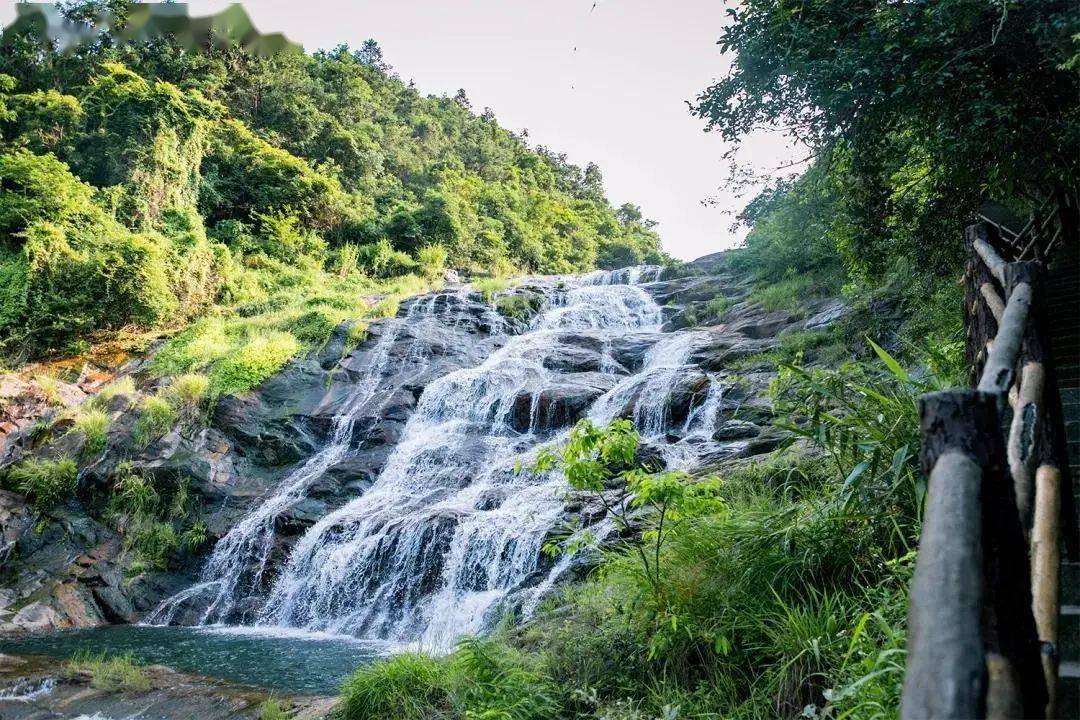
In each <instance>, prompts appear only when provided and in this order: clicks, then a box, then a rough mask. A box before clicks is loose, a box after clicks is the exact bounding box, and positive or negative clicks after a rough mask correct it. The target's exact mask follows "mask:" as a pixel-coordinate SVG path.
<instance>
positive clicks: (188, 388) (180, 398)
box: [165, 373, 210, 409]
mask: <svg viewBox="0 0 1080 720" xmlns="http://www.w3.org/2000/svg"><path fill="white" fill-rule="evenodd" d="M209 387H210V379H209V378H207V377H206V376H205V375H200V374H199V373H185V374H183V375H180V376H179V377H175V378H173V381H172V382H171V383H169V387H168V388H167V389H166V391H165V394H166V396H167V397H168V398H169V400H171V401H172V403H173V404H174V405H176V406H177V407H178V408H181V409H193V408H197V407H198V406H199V404H200V403H201V402H202V401H203V400H205V399H206V394H207V391H208V390H209Z"/></svg>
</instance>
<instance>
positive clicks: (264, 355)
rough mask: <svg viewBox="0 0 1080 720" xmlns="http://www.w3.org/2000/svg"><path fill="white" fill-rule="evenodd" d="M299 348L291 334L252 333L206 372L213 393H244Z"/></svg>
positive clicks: (282, 365) (289, 358) (275, 370)
mask: <svg viewBox="0 0 1080 720" xmlns="http://www.w3.org/2000/svg"><path fill="white" fill-rule="evenodd" d="M299 351H300V343H299V342H298V341H297V339H296V338H295V337H293V336H292V335H290V334H288V333H283V332H275V331H271V332H267V333H265V334H261V335H256V336H254V337H252V338H250V339H248V341H247V342H245V343H244V344H243V345H241V346H240V347H238V348H236V349H235V350H233V351H232V352H230V353H229V354H227V355H225V356H224V357H222V358H221V360H220V362H218V363H217V364H215V365H214V367H213V369H212V370H211V371H210V384H209V387H210V392H211V393H213V394H215V395H224V394H237V393H242V392H246V391H247V390H250V389H251V388H253V387H255V386H257V385H258V384H259V383H261V382H262V381H263V380H265V379H266V378H268V377H270V376H271V375H273V374H274V373H276V372H277V371H278V370H280V369H281V368H282V367H284V365H285V363H287V362H288V361H289V360H291V359H292V357H293V356H294V355H296V353H298V352H299Z"/></svg>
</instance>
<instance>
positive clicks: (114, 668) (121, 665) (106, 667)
mask: <svg viewBox="0 0 1080 720" xmlns="http://www.w3.org/2000/svg"><path fill="white" fill-rule="evenodd" d="M68 669H69V670H71V671H73V672H77V673H86V674H88V675H90V687H92V688H95V689H96V690H101V691H103V692H108V693H117V692H146V691H147V690H149V689H150V688H151V687H153V683H152V682H151V680H150V675H149V674H148V673H147V672H146V670H145V669H144V668H142V667H140V666H139V665H138V664H137V663H136V662H135V660H134V659H133V658H132V657H131V655H117V656H113V657H108V656H106V655H105V654H101V655H93V654H90V653H86V654H80V655H76V656H75V657H74V658H72V659H71V661H70V662H69V663H68Z"/></svg>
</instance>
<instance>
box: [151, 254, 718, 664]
mask: <svg viewBox="0 0 1080 720" xmlns="http://www.w3.org/2000/svg"><path fill="white" fill-rule="evenodd" d="M658 272H659V270H658V269H653V268H631V269H624V270H621V271H616V272H614V273H591V274H589V275H587V276H584V277H582V278H578V279H576V280H574V279H570V280H566V279H563V280H561V281H559V282H558V283H556V282H555V281H552V280H551V279H544V280H540V279H537V280H535V281H534V284H535V285H536V286H537V289H539V290H541V291H542V293H543V294H544V296H545V297H546V299H547V308H546V309H545V310H544V311H543V312H542V313H541V314H539V315H538V316H536V317H535V318H534V319H533V321H532V323H531V324H530V326H529V328H528V329H527V331H526V332H523V333H521V334H519V335H512V336H505V333H506V327H505V326H503V325H501V324H500V322H499V321H498V320H497V319H496V318H495V317H489V318H487V322H488V326H489V328H490V332H491V333H492V335H493V336H497V340H496V342H494V345H500V344H501V347H499V348H498V349H497V350H495V351H494V352H491V353H490V354H487V355H486V357H483V358H482V361H481V362H479V364H474V365H472V366H471V367H463V368H460V369H455V370H453V371H451V372H448V373H445V374H442V375H441V376H440V377H436V378H435V379H434V380H431V381H430V382H428V383H427V385H426V387H424V389H423V391H422V393H421V394H420V397H419V399H418V400H417V402H416V407H415V410H414V411H413V412H412V414H411V415H410V416H409V419H408V421H407V423H406V425H405V428H404V431H403V432H402V434H401V437H400V440H398V442H397V444H396V445H395V446H394V449H393V451H392V452H391V454H390V456H389V458H388V459H387V460H386V463H385V465H384V466H383V468H382V470H381V472H380V473H379V475H378V477H377V478H376V480H375V482H374V483H373V484H372V486H371V487H370V489H369V490H367V492H365V493H364V494H363V495H360V496H359V497H356V498H355V499H353V500H352V501H350V502H348V503H346V504H345V505H343V506H342V507H340V508H338V509H337V510H335V511H333V512H330V513H329V514H327V515H325V516H324V517H322V518H321V519H320V520H318V521H317V522H316V523H315V524H314V525H312V526H311V527H310V528H309V529H308V530H307V531H306V533H305V534H304V535H303V536H302V537H301V538H300V539H299V540H298V541H297V543H296V544H295V546H294V547H293V549H292V551H291V554H290V555H289V557H288V560H287V561H286V562H285V564H284V566H283V567H282V568H281V569H280V573H279V574H278V575H277V577H276V578H275V579H274V581H273V583H272V586H271V587H270V589H269V592H268V593H267V592H265V589H264V590H262V591H260V586H261V585H263V584H265V582H266V579H265V578H264V573H265V571H266V568H267V563H268V559H269V557H270V553H271V548H272V547H273V544H274V521H275V519H276V518H277V517H278V516H279V515H280V514H281V513H282V512H283V510H284V509H285V508H287V507H289V506H290V505H292V504H294V503H296V502H297V501H298V500H300V499H302V498H303V497H304V494H305V493H306V492H307V489H308V488H309V487H310V486H311V485H312V484H313V483H314V482H315V481H316V480H317V479H318V478H319V477H320V476H322V475H323V474H325V473H326V471H327V470H328V468H330V467H331V466H333V465H335V464H336V463H338V462H340V461H341V460H342V459H343V458H344V457H346V456H347V455H348V454H349V453H350V452H351V451H352V448H351V436H352V434H353V427H354V425H355V424H356V422H357V421H358V419H359V418H361V417H363V416H365V414H368V415H370V414H371V413H373V412H377V410H378V408H377V402H375V401H376V400H377V399H378V398H377V397H376V396H379V395H382V394H384V393H382V392H381V390H380V388H381V387H382V385H381V383H382V378H383V377H384V375H385V374H386V372H387V365H388V364H394V363H396V362H399V361H400V360H401V358H402V357H403V356H404V357H412V356H417V355H423V354H424V353H425V352H426V351H425V350H424V349H423V348H424V345H423V344H422V343H419V341H417V343H414V344H413V345H410V346H409V348H408V349H407V350H406V351H405V352H404V353H402V352H401V351H400V349H398V350H395V349H394V348H395V347H396V343H397V341H398V339H399V336H400V335H401V333H405V332H408V333H410V334H411V335H412V336H413V337H414V338H422V337H423V336H424V335H425V334H426V333H430V332H434V331H435V328H436V327H439V328H442V331H444V332H445V331H446V328H450V329H451V331H453V328H454V327H455V326H456V323H455V321H453V320H451V319H449V318H447V317H442V316H439V315H438V312H437V310H436V308H437V307H438V305H437V303H436V302H435V301H434V298H432V299H428V300H420V301H417V302H415V303H413V304H412V305H411V306H410V308H409V310H408V312H407V313H406V314H405V316H404V317H403V318H400V319H398V320H395V321H393V322H392V323H391V324H390V327H389V328H388V329H386V330H384V332H383V334H382V336H381V337H380V339H379V341H378V343H377V344H376V346H375V347H374V349H373V350H372V351H370V358H369V360H370V362H369V363H368V367H367V370H366V371H365V374H364V376H363V377H362V378H361V380H360V381H359V382H357V383H356V385H355V387H354V389H353V392H352V394H351V395H350V397H349V398H348V400H347V401H346V402H345V403H344V404H343V405H342V408H341V411H340V412H339V413H338V415H337V416H335V418H334V422H333V429H332V432H331V437H330V440H329V442H328V443H327V444H326V446H325V447H324V448H323V449H322V450H321V451H320V452H318V453H316V454H315V455H314V456H313V457H312V458H310V459H309V460H308V461H307V462H306V463H303V464H302V465H301V466H300V467H299V468H297V469H296V470H295V471H293V472H292V473H291V474H290V475H289V476H288V477H287V478H285V480H284V481H283V482H282V483H281V484H280V486H279V487H278V490H277V491H276V493H275V494H274V495H273V496H272V497H271V498H269V499H268V500H267V501H265V502H264V503H262V504H261V505H260V506H259V507H258V508H257V509H256V510H254V511H253V512H252V513H251V514H250V515H249V516H248V517H247V518H245V519H244V520H243V521H242V522H241V523H240V524H238V525H237V526H236V527H235V528H234V529H233V530H232V531H231V532H230V533H229V534H227V535H226V536H225V537H224V538H222V540H221V541H219V542H218V544H217V546H216V547H215V549H214V551H213V554H212V556H211V558H210V559H209V561H208V562H207V564H206V566H205V568H204V570H203V573H202V581H201V582H200V583H199V584H197V585H195V586H193V587H192V588H190V589H188V590H186V591H184V592H183V593H180V594H179V595H177V596H176V597H175V598H173V599H171V600H170V601H168V602H166V603H164V604H163V605H162V607H161V608H159V609H158V611H156V612H155V613H154V615H153V616H152V617H151V618H149V621H150V622H158V623H162V622H174V621H176V620H177V619H178V615H177V612H178V608H180V607H189V606H191V604H192V600H193V599H194V598H200V602H201V605H200V606H201V607H202V608H204V609H203V611H202V612H201V614H200V615H199V616H198V618H197V621H198V622H200V623H215V622H228V621H233V620H232V619H235V618H236V617H238V613H237V608H238V607H239V606H240V604H241V603H243V602H244V601H245V600H246V601H247V602H248V603H249V604H250V599H251V598H257V601H258V605H259V607H260V608H261V609H258V610H257V612H256V613H255V615H254V617H255V622H256V623H257V624H260V625H266V626H281V627H290V628H302V629H305V630H311V631H326V632H333V633H344V634H349V635H354V636H357V637H361V638H367V639H379V640H389V641H394V642H409V643H417V644H420V645H421V646H424V647H428V648H443V647H446V646H448V645H449V644H450V643H452V642H453V641H454V640H456V639H457V638H458V637H460V636H461V635H463V634H468V633H474V632H478V631H481V630H483V629H484V627H485V626H486V624H487V623H489V622H490V621H491V619H492V617H493V616H494V614H495V613H497V612H498V610H499V608H500V607H502V606H503V604H504V602H505V601H506V599H507V598H508V597H510V596H511V595H512V594H514V593H518V592H520V593H521V595H520V597H521V598H522V599H523V606H524V607H525V608H526V610H527V609H528V608H530V607H533V606H535V602H536V600H537V599H538V597H539V594H540V591H542V590H543V589H544V588H549V587H550V586H551V585H552V583H553V582H554V579H555V577H556V576H557V574H558V573H560V572H562V570H565V565H566V562H565V561H562V562H560V563H557V564H556V566H555V567H554V568H552V567H548V565H547V563H546V562H545V560H544V558H543V555H542V553H541V547H542V545H543V543H544V540H545V538H546V537H547V536H548V534H549V533H550V532H551V530H552V529H553V528H554V527H556V526H557V525H558V524H559V523H560V522H561V520H562V518H563V517H564V515H565V511H564V496H565V492H566V490H567V488H566V485H565V480H563V479H562V478H561V477H559V476H558V475H557V474H549V475H545V476H542V477H533V476H529V475H527V474H520V473H516V472H515V471H514V467H515V464H517V463H518V462H521V461H524V462H526V463H527V462H528V461H529V459H530V458H531V457H532V456H534V454H535V452H536V450H537V448H538V447H539V446H540V445H541V444H543V443H546V442H551V441H557V440H558V439H559V437H561V434H562V433H565V432H566V431H567V429H568V427H569V425H570V424H571V423H572V422H573V421H574V420H575V419H576V418H578V417H586V416H587V417H590V418H592V419H593V420H595V421H597V422H606V421H609V420H611V419H613V418H615V417H627V416H629V417H632V418H633V419H634V420H635V421H636V423H637V424H638V426H639V428H640V430H641V433H642V436H643V438H644V439H645V440H646V441H650V442H653V441H655V442H658V443H660V444H661V445H665V444H667V442H668V440H667V439H666V438H665V431H667V430H669V429H670V426H671V424H672V415H671V405H672V398H673V397H674V396H675V394H676V393H677V392H682V393H683V396H687V392H689V393H690V395H692V397H690V399H689V400H688V401H687V402H684V403H683V405H684V406H685V407H684V408H683V412H685V418H684V419H682V420H680V426H681V428H682V432H683V433H684V434H687V435H694V436H696V437H699V438H702V439H704V438H705V437H706V436H711V434H712V429H713V424H714V423H715V416H716V414H717V411H718V409H719V402H720V386H719V384H718V383H717V382H716V380H715V379H714V378H710V377H706V376H705V375H704V374H703V373H701V371H699V370H697V369H696V368H695V367H694V366H692V365H688V359H689V358H690V356H691V355H692V353H693V352H694V351H695V350H696V349H697V348H698V347H699V346H700V345H701V344H702V343H703V342H704V341H705V339H706V333H702V332H678V333H662V332H661V331H660V327H661V324H662V320H663V317H662V313H661V309H660V308H659V307H658V306H657V304H656V303H655V302H654V301H653V300H652V299H651V297H650V296H649V294H648V293H647V292H645V290H643V289H642V288H641V287H640V286H638V285H635V284H627V283H636V282H641V281H652V280H655V278H656V276H657V274H658ZM458 297H459V299H461V301H462V302H465V301H464V300H463V298H465V297H466V295H465V294H464V293H462V294H460V295H459V296H458ZM445 304H446V303H444V305H445ZM474 310H475V304H474ZM484 312H485V313H487V314H489V315H492V316H493V315H494V313H490V312H489V311H487V310H485V311H484ZM474 314H475V313H474ZM425 323H430V325H431V328H430V329H425V327H424V325H425ZM455 337H457V341H458V342H465V341H467V340H468V338H467V337H466V336H455ZM453 342H454V339H453V337H451V338H449V339H447V340H445V341H444V344H449V343H453ZM418 343H419V344H418ZM627 347H631V348H634V347H636V348H638V350H637V351H636V354H635V352H634V351H628V350H626V348H627ZM642 356H643V357H642ZM414 359H415V358H414ZM633 367H637V368H638V369H637V371H636V372H631V370H630V369H628V368H633ZM688 381H689V382H690V384H691V385H693V386H694V388H697V389H691V390H690V391H686V390H685V387H684V386H686V385H687V382H688ZM396 382H397V384H398V385H399V386H401V385H402V383H403V382H404V381H402V380H400V378H399V379H398V380H397V381H396ZM662 454H663V455H664V456H665V457H669V458H670V460H671V461H672V463H671V464H674V465H676V466H688V465H689V464H690V463H691V462H692V460H693V458H694V457H696V456H695V455H694V453H692V452H689V451H671V452H666V451H665V452H664V453H662ZM530 588H531V589H532V591H531V592H530ZM185 617H186V618H187V620H186V621H190V615H188V616H185ZM250 617H252V616H251V615H248V614H245V615H242V616H241V619H249V618H250Z"/></svg>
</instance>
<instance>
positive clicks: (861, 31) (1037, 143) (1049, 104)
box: [695, 0, 1080, 281]
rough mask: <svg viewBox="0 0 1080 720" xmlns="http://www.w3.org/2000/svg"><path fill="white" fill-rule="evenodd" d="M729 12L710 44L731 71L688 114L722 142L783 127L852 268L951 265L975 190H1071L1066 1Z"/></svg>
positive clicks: (1076, 86)
mask: <svg viewBox="0 0 1080 720" xmlns="http://www.w3.org/2000/svg"><path fill="white" fill-rule="evenodd" d="M730 15H731V18H730V21H729V22H728V23H726V24H725V25H724V26H723V27H722V28H721V29H720V41H719V42H720V47H721V48H722V49H723V50H724V51H725V52H729V53H732V56H733V63H732V66H731V70H730V72H729V73H728V74H727V75H726V76H725V77H723V78H722V79H721V80H719V81H717V82H716V83H715V84H714V85H712V86H711V87H709V88H708V89H707V90H705V91H704V92H703V93H702V94H701V95H700V96H699V98H698V101H697V103H696V106H695V110H696V112H697V114H698V115H699V116H700V117H702V118H704V119H705V120H706V121H707V122H708V125H709V127H710V128H711V129H713V130H715V131H717V132H719V133H720V134H721V135H722V136H723V137H724V138H725V139H726V140H728V141H732V142H738V141H739V140H740V139H741V138H742V137H743V136H744V135H745V134H746V133H748V132H749V131H750V130H751V129H754V128H759V127H762V126H765V127H783V128H787V129H789V130H790V131H791V133H792V134H793V135H794V136H795V138H796V139H797V140H798V141H801V142H802V143H804V144H806V145H808V146H809V147H810V148H811V150H812V151H813V152H814V153H815V154H816V155H817V156H818V157H819V158H821V160H819V162H822V163H824V165H825V168H822V169H826V168H827V171H828V174H829V176H830V177H831V184H832V187H833V188H834V190H835V191H834V192H830V195H831V196H832V197H833V198H835V200H834V201H833V202H835V209H834V217H833V218H832V220H831V221H830V222H829V223H828V224H829V225H830V226H831V228H830V233H831V234H832V235H833V239H834V240H835V244H834V247H836V248H839V249H840V251H841V252H842V254H843V255H844V256H845V258H846V259H847V261H848V263H849V266H850V267H851V269H852V270H853V271H854V273H855V275H856V277H862V278H865V279H866V280H869V281H873V279H874V278H880V277H881V276H882V275H884V274H885V273H886V272H887V270H888V269H889V267H890V265H892V264H893V263H895V261H896V260H897V259H898V258H902V257H903V258H908V259H910V260H912V261H914V263H915V267H917V269H919V270H920V271H921V272H923V273H926V274H928V275H932V276H933V275H937V276H940V275H945V274H948V273H949V272H954V271H957V270H958V269H959V259H960V255H961V252H962V248H963V245H962V240H961V233H960V229H961V228H962V227H963V223H964V221H965V220H966V219H967V218H968V217H970V216H971V214H972V213H973V211H974V210H976V209H977V208H978V206H979V204H980V203H981V202H983V200H984V199H985V198H986V197H987V195H989V196H990V197H993V198H996V199H998V200H999V201H1001V202H1005V203H1014V202H1015V203H1017V204H1018V205H1019V206H1020V207H1030V203H1031V201H1032V193H1033V192H1034V193H1040V194H1045V193H1047V192H1049V190H1050V189H1051V188H1052V187H1053V186H1054V185H1055V183H1061V184H1063V185H1064V186H1066V187H1071V188H1075V187H1076V184H1077V177H1078V175H1080V173H1078V165H1077V163H1078V161H1077V158H1080V136H1078V135H1077V133H1076V132H1075V125H1076V119H1077V115H1078V113H1080V101H1078V98H1080V79H1078V78H1080V75H1078V74H1077V73H1076V72H1075V71H1072V70H1069V69H1067V64H1068V61H1069V59H1070V58H1072V57H1073V56H1074V55H1075V44H1074V42H1073V35H1075V34H1076V32H1077V23H1076V14H1075V12H1074V11H1073V8H1072V7H1071V5H1070V3H1069V2H1067V1H1066V0H1047V1H1046V2H1040V3H1031V4H1010V5H1008V7H1005V6H1001V5H995V4H993V3H986V2H982V1H981V0H944V1H942V2H935V3H899V4H896V3H890V2H885V1H883V0H881V1H877V0H875V1H873V2H854V1H853V0H824V1H823V2H818V3H814V4H813V5H807V6H800V7H799V8H797V9H795V10H793V9H792V8H791V7H790V6H789V5H788V4H787V3H785V2H779V1H778V0H753V1H752V2H746V3H742V4H741V5H740V6H739V7H737V8H734V9H732V10H731V11H730ZM841 25H842V26H843V27H844V28H845V31H844V32H842V33H838V32H837V29H838V27H840V26H841ZM777 48H783V52H780V53H778V52H777ZM819 226H820V223H819ZM815 236H816V232H814V231H811V232H810V233H809V234H808V237H807V236H805V235H804V236H803V239H805V240H812V239H813V238H814V237H815ZM796 237H797V236H796ZM787 245H788V246H789V247H794V245H793V244H790V243H787Z"/></svg>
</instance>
